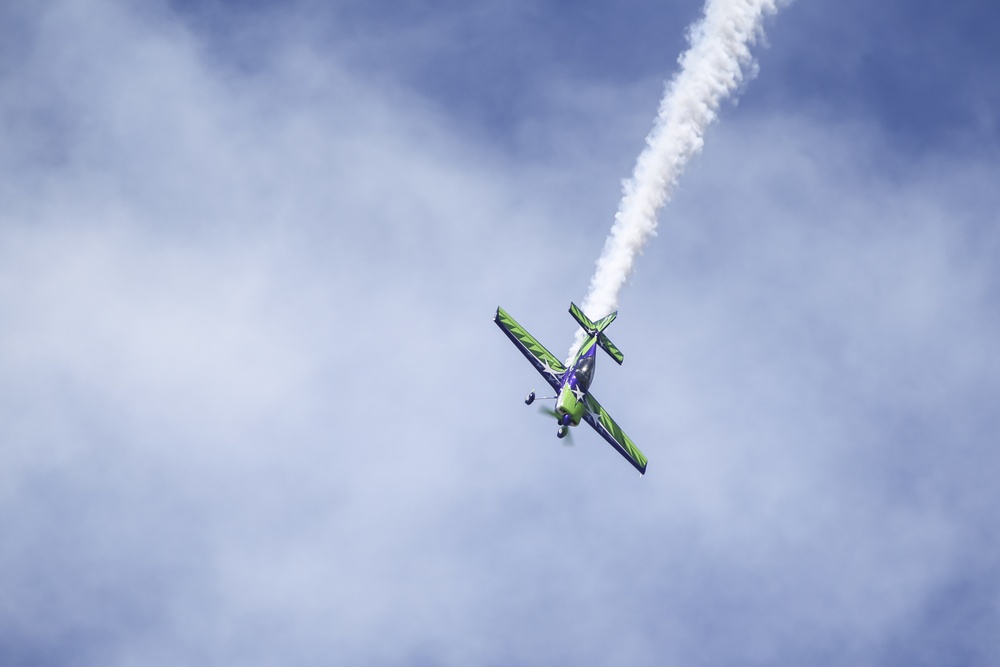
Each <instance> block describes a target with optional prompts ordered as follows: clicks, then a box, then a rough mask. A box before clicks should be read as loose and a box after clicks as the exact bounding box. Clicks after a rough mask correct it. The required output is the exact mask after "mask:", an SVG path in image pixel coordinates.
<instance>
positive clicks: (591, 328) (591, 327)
mask: <svg viewBox="0 0 1000 667" xmlns="http://www.w3.org/2000/svg"><path fill="white" fill-rule="evenodd" d="M569 314H570V315H572V316H573V319H575V320H576V321H577V322H579V323H580V326H581V327H583V328H584V330H585V331H586V332H587V335H588V336H594V335H596V336H597V343H598V345H600V346H601V348H602V349H603V350H604V351H605V352H607V353H608V354H610V355H611V358H612V359H614V360H615V361H617V362H618V363H619V364H621V363H622V362H623V361H625V355H623V354H622V352H621V350H619V349H618V348H617V347H616V346H615V344H614V343H612V342H611V339H610V338H608V337H607V336H606V335H604V333H603V332H604V330H605V329H607V328H608V327H609V326H610V325H611V323H612V322H614V321H615V318H616V317H618V311H617V310H616V311H615V312H613V313H611V314H610V315H605V316H604V317H602V318H601V319H599V320H597V321H596V322H591V321H590V318H589V317H587V316H586V315H585V314H584V312H583V311H582V310H580V307H579V306H577V305H576V304H575V303H570V304H569Z"/></svg>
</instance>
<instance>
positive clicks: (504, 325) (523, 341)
mask: <svg viewBox="0 0 1000 667" xmlns="http://www.w3.org/2000/svg"><path fill="white" fill-rule="evenodd" d="M493 321H494V322H496V323H497V326H498V327H500V328H501V329H502V330H503V332H504V333H505V334H507V337H508V338H510V339H511V341H512V342H513V343H514V345H516V346H517V349H519V350H521V354H523V355H524V356H525V357H526V358H527V359H528V361H530V362H531V365H532V366H534V367H535V369H536V370H537V371H538V372H539V373H541V374H542V377H543V378H545V381H546V382H548V383H549V384H550V385H551V386H552V388H553V389H555V390H556V391H559V379H560V378H561V377H562V374H563V373H565V372H566V367H565V366H563V365H562V362H561V361H559V360H558V359H556V358H555V355H553V354H552V353H551V352H549V351H548V350H546V349H545V347H544V346H543V345H542V344H541V343H539V342H538V341H537V340H535V338H534V336H532V335H531V334H530V333H528V332H527V331H525V330H524V327H522V326H521V325H520V324H518V323H517V322H515V321H514V318H513V317H511V316H510V315H508V314H507V312H506V311H505V310H504V309H503V308H497V314H496V315H495V316H494V317H493Z"/></svg>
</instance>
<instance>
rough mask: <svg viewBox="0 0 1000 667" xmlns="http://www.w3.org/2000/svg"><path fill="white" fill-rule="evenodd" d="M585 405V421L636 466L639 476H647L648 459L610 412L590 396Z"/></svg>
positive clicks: (585, 400) (588, 395)
mask: <svg viewBox="0 0 1000 667" xmlns="http://www.w3.org/2000/svg"><path fill="white" fill-rule="evenodd" d="M584 404H585V405H586V406H587V412H586V413H584V415H583V419H584V420H585V421H586V422H587V423H588V424H590V425H591V426H593V427H594V430H595V431H597V432H598V433H600V434H601V437H602V438H604V439H605V440H607V441H608V444H610V445H611V446H612V447H614V448H615V449H617V450H618V453H619V454H621V455H622V456H624V457H625V458H626V459H628V462H629V463H631V464H632V465H633V466H635V469H636V470H638V471H639V474H641V475H645V474H646V457H645V456H644V455H643V453H642V452H640V451H639V448H638V447H636V446H635V443H634V442H632V440H631V438H629V437H628V436H627V435H625V432H624V431H622V430H621V427H619V426H618V424H616V423H615V420H614V419H612V418H611V415H609V414H608V411H607V410H605V409H604V408H602V407H601V404H600V403H598V402H597V399H595V398H594V397H593V396H591V395H590V394H587V397H586V398H585V399H584Z"/></svg>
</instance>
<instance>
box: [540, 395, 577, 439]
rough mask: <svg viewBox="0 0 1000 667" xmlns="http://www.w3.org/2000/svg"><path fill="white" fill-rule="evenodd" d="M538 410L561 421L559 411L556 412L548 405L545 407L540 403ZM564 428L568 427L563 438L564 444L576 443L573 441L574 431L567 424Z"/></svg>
mask: <svg viewBox="0 0 1000 667" xmlns="http://www.w3.org/2000/svg"><path fill="white" fill-rule="evenodd" d="M538 412H539V413H540V414H543V415H547V416H549V417H552V418H553V419H555V420H556V421H557V422H558V421H559V413H558V412H556V411H555V410H553V409H552V408H547V407H545V406H543V405H540V406H538ZM564 428H565V429H566V435H565V436H564V437H563V438H562V441H563V444H564V445H566V446H567V447H571V446H572V445H573V444H574V442H573V431H572V430H571V429H570V428H569V427H568V426H566V427H564Z"/></svg>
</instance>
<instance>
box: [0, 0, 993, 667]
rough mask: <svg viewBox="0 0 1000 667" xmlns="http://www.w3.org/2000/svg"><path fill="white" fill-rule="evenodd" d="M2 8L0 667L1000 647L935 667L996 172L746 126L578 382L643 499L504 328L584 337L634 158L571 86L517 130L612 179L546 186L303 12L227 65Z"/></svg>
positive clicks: (958, 602)
mask: <svg viewBox="0 0 1000 667" xmlns="http://www.w3.org/2000/svg"><path fill="white" fill-rule="evenodd" d="M22 18H23V20H24V21H25V22H26V25H29V26H30V27H31V28H32V30H31V31H29V32H28V33H27V34H30V35H31V43H32V44H33V45H34V46H33V48H32V49H31V50H30V52H29V57H28V58H26V60H25V65H24V67H23V68H22V69H21V70H19V72H18V73H17V74H11V73H9V72H8V74H7V75H6V78H5V90H6V91H8V92H7V93H6V94H5V96H4V98H3V102H2V105H0V114H2V115H3V119H4V123H3V127H4V128H6V129H5V130H4V132H3V133H2V135H0V144H2V145H3V147H4V150H3V152H2V155H3V158H2V160H3V162H2V163H0V165H2V166H0V168H2V170H3V171H2V178H0V181H2V182H3V183H4V184H5V185H4V192H5V196H4V198H3V203H2V204H0V216H2V220H3V223H2V224H3V231H2V237H0V320H2V322H3V326H2V328H0V377H2V378H3V381H2V383H0V423H2V424H3V433H4V437H3V442H4V446H3V448H2V450H0V457H2V459H0V470H2V472H0V531H2V533H3V535H4V540H3V544H2V546H0V587H2V589H3V590H4V591H5V593H6V595H5V600H4V603H3V606H2V607H0V654H2V655H3V657H4V662H6V663H9V664H19V663H20V664H29V663H30V664H65V663H66V662H70V661H73V662H77V663H79V664H102V665H107V664H111V665H115V664H128V663H131V662H135V661H139V660H141V661H142V662H143V663H144V664H177V663H178V662H186V663H239V664H273V663H274V662H276V661H281V662H283V663H287V664H310V663H316V662H324V663H325V662H329V661H330V660H331V659H333V660H335V661H338V662H345V663H366V664H388V663H392V664H426V663H430V664H493V663H497V662H504V663H509V662H517V663H522V664H531V663H546V664H549V663H552V662H588V663H602V662H603V663H611V662H619V661H625V660H627V661H629V662H632V663H635V664H663V663H672V662H677V663H684V664H723V663H724V664H732V663H734V662H757V663H764V662H767V663H769V664H770V663H774V662H803V661H808V662H810V663H819V664H830V663H834V662H837V663H839V662H843V661H844V659H843V658H842V657H841V656H846V657H847V658H848V659H852V661H854V662H865V663H876V664H877V663H879V662H882V663H883V664H893V660H894V659H895V658H896V657H898V656H899V655H900V654H902V655H903V656H904V657H906V656H908V655H910V654H908V653H906V652H905V651H903V650H902V649H900V648H899V647H900V646H909V645H918V644H919V643H920V642H921V641H928V642H930V643H932V644H933V646H930V647H929V648H933V649H934V650H936V651H940V652H944V653H945V654H947V651H948V650H949V649H950V648H955V647H957V648H962V649H963V650H964V651H966V653H965V654H968V655H971V656H973V658H972V659H973V660H975V659H976V658H975V656H989V655H991V651H990V648H991V647H992V646H993V644H992V642H995V640H993V639H992V638H991V637H990V636H989V635H988V633H987V632H986V629H985V628H988V627H989V626H988V624H987V625H985V626H983V627H982V628H980V627H979V626H977V628H978V629H975V630H974V631H972V632H970V633H969V634H966V635H964V636H962V637H958V636H956V635H955V634H952V633H946V634H938V635H935V636H933V637H931V638H930V639H929V640H926V639H924V637H925V630H926V628H927V627H938V624H937V622H938V621H940V620H941V619H943V618H947V617H950V616H952V615H953V614H955V613H963V612H965V613H973V612H975V613H976V614H985V615H986V616H987V618H988V617H989V614H991V613H992V612H991V611H990V610H989V608H988V607H987V608H986V610H985V611H984V610H983V604H984V603H983V602H982V595H981V594H975V595H973V594H971V593H969V590H971V589H975V590H978V591H990V590H995V587H996V580H995V569H996V568H995V559H994V558H993V557H992V556H991V555H990V554H992V553H995V552H996V550H995V549H993V548H992V547H994V546H995V540H996V535H995V532H994V531H991V529H990V526H991V525H992V519H991V512H992V508H993V507H995V506H996V495H995V492H994V491H992V484H991V480H990V479H989V471H990V470H992V469H995V454H994V453H993V451H992V447H990V438H991V437H992V434H993V433H995V432H996V428H995V427H996V423H995V417H993V411H992V406H991V405H990V403H989V397H990V396H995V395H996V383H997V378H998V374H997V359H996V356H995V354H994V353H993V352H992V350H993V341H994V340H996V333H997V331H996V329H997V320H996V317H995V315H994V314H993V313H994V312H995V308H994V307H993V306H994V305H995V301H996V295H997V288H996V280H995V277H994V274H993V271H992V270H991V263H990V252H991V251H992V249H995V247H996V243H997V240H996V236H995V234H994V232H993V231H992V229H991V227H990V226H989V224H988V222H989V220H990V212H991V211H992V210H995V204H996V201H995V195H993V194H991V192H992V187H991V186H990V185H989V184H991V183H993V182H995V176H996V174H995V166H994V165H992V164H989V163H983V162H969V161H967V160H960V159H958V158H956V157H955V156H950V157H947V158H945V157H940V156H934V155H932V156H929V157H928V158H927V159H926V161H925V162H923V163H920V164H916V165H911V164H907V163H903V162H901V161H895V160H894V158H893V154H892V153H891V152H889V151H888V149H887V148H886V146H885V144H884V143H882V142H881V140H880V136H879V135H878V133H877V131H876V130H875V129H873V128H872V126H871V125H869V124H867V123H866V122H865V121H864V120H863V119H861V120H858V121H857V122H856V123H855V124H847V123H845V124H842V125H839V126H831V125H827V124H820V123H817V122H816V121H815V120H814V119H810V118H807V117H800V116H799V117H797V116H795V115H789V114H786V115H782V114H771V115H767V116H755V115H754V114H753V113H750V112H747V111H746V110H745V108H741V109H740V110H738V111H733V112H729V113H727V115H726V117H725V118H724V119H723V121H722V123H720V124H719V125H718V126H716V127H715V128H713V130H712V131H711V132H710V134H709V136H708V138H707V143H706V149H705V153H704V154H703V156H702V157H701V158H699V159H698V160H696V161H695V162H693V163H692V167H691V170H690V171H689V172H688V175H687V176H686V178H685V180H684V181H683V182H682V183H681V185H680V189H679V191H678V195H677V197H676V199H675V200H674V201H673V202H672V204H671V206H670V207H669V209H668V210H667V211H665V212H664V216H663V220H662V224H661V227H660V229H661V234H660V237H659V238H658V239H657V240H656V242H655V243H653V244H652V245H651V246H650V248H649V250H648V252H647V253H646V255H645V256H644V257H643V258H642V261H641V262H640V264H639V267H638V270H637V272H636V274H635V275H634V277H633V279H632V282H631V284H630V285H629V287H628V288H627V289H626V290H625V292H623V301H622V315H621V317H620V318H619V320H618V321H617V322H616V323H615V325H614V326H615V329H616V332H617V333H615V335H614V339H615V341H616V343H617V344H619V345H620V346H621V347H622V349H623V351H624V352H625V354H626V356H627V359H628V360H627V362H626V364H625V365H624V366H623V367H622V368H617V367H612V365H610V364H607V363H605V364H604V365H602V366H601V370H600V372H599V374H598V380H597V385H596V390H597V391H598V392H599V396H600V398H601V400H602V403H603V404H604V405H605V406H606V407H608V408H609V409H610V410H611V411H612V412H613V413H614V415H615V417H616V418H617V419H618V420H619V421H620V422H621V423H622V424H623V425H624V426H625V428H626V430H627V431H628V432H629V433H630V435H631V436H632V437H633V438H634V439H635V440H636V441H637V442H638V443H639V444H640V446H641V447H642V448H643V450H644V451H645V452H646V454H647V455H649V457H650V470H649V475H647V476H646V478H645V479H643V480H641V481H640V480H638V479H637V477H636V476H635V475H634V471H632V470H631V468H630V467H629V466H627V465H626V464H625V463H624V462H622V461H620V460H619V459H618V457H617V455H616V454H615V453H614V452H613V451H611V450H610V449H609V448H607V447H606V446H604V445H603V444H602V443H601V442H599V441H598V440H597V438H596V437H591V435H592V434H590V435H589V434H587V433H584V432H581V433H578V434H577V438H576V441H577V444H576V445H575V446H574V447H572V448H570V447H563V446H561V445H558V444H557V442H556V441H555V438H554V437H552V436H553V435H554V429H553V428H550V426H549V425H548V424H547V423H546V422H545V421H543V420H542V419H540V418H536V416H535V415H534V414H532V413H531V412H530V411H528V413H526V412H525V409H524V407H523V406H522V405H520V396H521V395H522V394H523V393H525V391H526V390H528V389H530V388H531V387H532V386H535V387H537V386H538V385H537V383H538V381H539V380H538V378H537V377H535V376H534V374H533V372H532V371H531V369H530V368H529V367H527V365H526V364H524V363H523V361H522V360H521V359H520V358H519V356H518V355H517V354H516V352H515V351H514V350H512V349H510V346H509V344H508V343H507V341H506V340H505V339H504V337H503V336H502V335H500V333H499V332H498V331H495V327H494V325H493V324H492V323H491V322H489V318H490V316H491V315H492V311H493V308H495V306H496V305H497V304H502V305H504V307H505V308H508V309H509V310H510V311H511V312H512V313H513V314H514V315H515V316H516V317H517V318H518V319H519V321H521V322H522V323H523V324H525V325H526V326H527V327H528V328H529V329H530V330H531V331H532V332H533V333H535V334H536V335H537V336H538V337H539V338H540V339H541V340H543V341H544V342H546V343H547V344H548V345H549V346H550V347H552V346H555V347H556V348H557V349H558V346H559V345H561V344H565V343H568V342H569V339H570V337H571V335H572V333H573V327H574V326H575V325H574V324H573V323H572V321H571V320H570V318H569V317H568V315H565V314H564V313H563V312H562V311H563V310H564V309H565V307H566V305H567V304H566V302H568V301H569V300H570V299H572V298H577V297H578V296H579V294H580V292H582V290H583V289H584V288H585V281H586V278H587V276H588V273H589V270H590V268H591V265H592V261H593V258H594V257H595V256H596V253H597V251H599V248H600V243H601V240H602V239H603V238H604V235H605V233H606V227H602V226H601V225H602V224H603V222H602V220H601V219H602V216H606V218H607V223H610V218H611V215H612V214H613V206H614V204H615V203H616V201H617V181H614V182H612V183H611V184H610V185H609V186H607V189H606V190H604V189H602V188H605V185H602V183H604V181H605V180H608V179H607V177H606V172H607V171H610V170H611V167H608V166H607V165H605V164H604V162H605V160H603V159H602V156H605V155H606V156H608V157H607V160H606V161H607V162H609V163H614V162H615V161H617V162H618V163H619V164H620V165H621V172H620V173H617V174H615V175H614V176H613V177H612V179H614V178H618V177H620V176H622V175H624V173H625V172H626V171H627V169H628V168H629V166H630V163H631V159H630V158H631V156H627V155H624V158H625V159H622V158H623V151H622V149H621V148H620V147H615V146H612V145H611V144H612V143H613V142H610V141H608V142H606V143H601V142H594V141H592V135H593V134H594V133H595V128H601V127H603V128H605V129H606V131H607V132H608V133H614V132H618V131H620V130H621V128H624V127H633V126H634V125H635V118H636V113H637V112H636V111H635V110H634V109H626V110H622V107H621V106H620V101H618V100H616V98H615V95H616V94H618V93H619V91H618V90H616V89H614V88H610V87H608V86H607V84H602V83H600V82H597V83H594V82H591V83H590V85H589V86H588V88H587V97H586V100H587V103H588V104H592V105H593V108H592V110H590V111H588V109H587V108H586V105H574V102H573V101H572V99H571V96H569V95H565V94H564V92H562V91H566V90H569V89H571V87H570V86H567V85H566V82H556V83H554V84H553V88H554V89H555V90H557V91H558V92H557V94H556V97H557V98H558V99H560V100H563V102H562V103H561V104H558V105H555V107H554V108H555V109H556V110H557V111H559V114H553V116H552V117H542V120H541V121H539V120H538V119H535V125H534V126H533V127H528V128H526V129H525V132H526V133H530V136H536V137H539V138H540V139H541V140H542V141H545V140H547V139H545V138H546V137H548V136H550V134H549V132H548V129H547V125H546V123H551V124H552V125H558V134H557V135H556V136H557V137H558V139H557V140H555V141H556V142H557V143H556V144H554V145H556V146H594V152H595V155H592V156H586V158H585V159H584V158H582V157H581V159H580V161H579V163H580V164H581V165H583V166H582V167H581V169H580V170H579V172H576V173H574V174H572V175H567V172H569V171H572V170H569V169H568V168H567V164H566V162H565V161H563V160H562V159H560V158H558V157H554V156H553V155H552V154H551V153H549V152H547V151H544V150H539V151H538V152H536V153H534V154H532V155H531V156H530V159H529V158H525V157H524V156H520V157H518V156H517V155H513V154H512V153H511V152H510V151H509V150H507V149H508V148H509V147H506V146H505V147H498V146H496V145H493V144H490V143H488V141H486V139H487V137H485V136H483V134H482V133H476V132H468V131H467V130H468V128H467V127H466V128H463V126H462V123H457V122H453V119H452V118H450V117H449V116H448V115H447V114H446V113H445V112H444V111H443V110H442V109H441V108H440V107H439V106H436V105H435V104H433V103H431V102H428V101H427V100H426V98H424V97H423V96H422V95H421V94H420V91H414V90H407V89H406V88H405V87H403V86H401V85H394V84H393V83H392V82H391V80H389V79H388V78H385V77H383V78H376V79H372V78H370V77H367V76H366V75H367V73H364V74H358V73H357V72H356V71H355V70H353V69H352V66H351V64H350V63H349V62H348V61H346V60H343V59H341V58H340V57H339V56H338V54H336V53H332V52H331V51H336V49H335V48H331V50H330V51H327V50H325V49H324V47H323V45H322V43H321V42H316V41H310V40H309V39H305V38H303V39H302V40H294V39H292V38H294V37H295V36H296V34H297V33H296V32H295V30H296V28H295V26H296V25H297V24H296V23H295V22H290V23H288V24H282V27H281V28H276V30H275V32H276V34H279V35H286V34H287V35H288V41H287V42H286V41H284V39H285V38H284V37H282V39H281V40H277V41H276V42H275V43H274V44H272V45H271V46H270V47H269V49H270V50H269V51H268V52H267V54H265V55H264V56H262V57H261V58H260V60H259V61H256V62H255V64H254V67H251V68H249V69H246V70H243V69H240V68H239V67H234V66H232V63H231V62H227V61H226V60H225V58H224V54H219V53H215V52H213V51H212V48H211V44H212V43H211V41H210V40H211V36H210V35H207V36H206V35H205V34H202V33H200V32H192V31H191V29H190V28H189V27H188V26H187V25H186V24H185V23H183V22H181V21H179V20H177V19H176V18H173V17H172V16H171V15H170V14H169V13H168V12H160V13H154V14H150V15H146V14H143V13H141V12H140V10H138V9H133V10H131V11H128V12H126V11H124V10H122V9H121V8H120V7H116V6H112V5H111V4H103V3H83V4H81V3H62V4H55V5H52V6H50V7H49V8H46V9H45V10H44V11H43V10H40V9H39V10H31V11H28V10H25V11H24V12H23V16H22ZM285 31H288V32H285ZM765 74H766V73H765V72H762V73H761V78H763V77H764V76H765ZM658 92H659V86H658V84H657V85H654V86H653V87H652V89H651V94H652V98H651V100H650V104H651V107H650V109H649V110H648V114H647V115H648V116H649V117H651V116H652V114H653V112H654V110H655V109H654V108H653V106H652V105H655V99H656V95H657V94H658ZM628 94H629V95H630V96H632V95H635V96H636V97H638V93H636V92H635V89H634V88H631V89H630V90H629V92H628ZM561 119H562V120H566V119H568V120H566V122H565V123H563V124H560V123H559V121H560V120H561ZM646 129H648V128H645V127H642V128H639V134H638V135H637V136H636V137H635V141H634V146H635V148H636V149H638V146H639V144H640V142H641V138H642V133H644V132H645V131H646ZM585 153H586V151H582V150H581V151H580V153H578V154H577V155H581V156H582V155H585ZM591 185H592V187H590V186H591ZM607 195H610V198H609V199H607V200H605V199H606V196H607ZM602 211H603V213H602ZM560 341H562V342H560ZM970 582H971V583H970ZM970 610H971V611H970ZM981 662H982V660H981Z"/></svg>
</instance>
